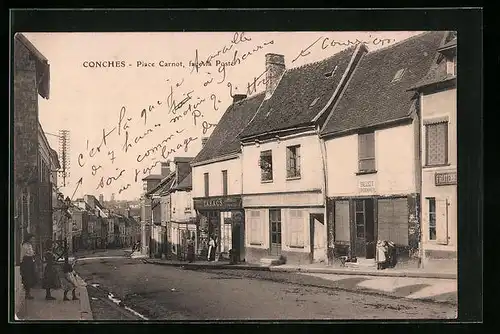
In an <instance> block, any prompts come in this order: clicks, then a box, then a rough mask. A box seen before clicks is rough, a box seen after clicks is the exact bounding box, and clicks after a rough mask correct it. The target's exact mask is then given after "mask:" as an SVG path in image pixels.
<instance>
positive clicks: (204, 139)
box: [201, 95, 236, 148]
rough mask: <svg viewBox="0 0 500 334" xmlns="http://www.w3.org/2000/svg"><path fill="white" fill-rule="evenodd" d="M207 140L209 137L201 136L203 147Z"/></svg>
mask: <svg viewBox="0 0 500 334" xmlns="http://www.w3.org/2000/svg"><path fill="white" fill-rule="evenodd" d="M235 96H236V95H235ZM234 102H235V101H234V100H233V103H234ZM207 141H208V137H202V138H201V147H202V148H203V147H205V144H206V143H207Z"/></svg>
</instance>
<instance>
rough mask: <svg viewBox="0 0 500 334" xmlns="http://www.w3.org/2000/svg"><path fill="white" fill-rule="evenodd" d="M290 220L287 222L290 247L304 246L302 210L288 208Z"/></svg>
mask: <svg viewBox="0 0 500 334" xmlns="http://www.w3.org/2000/svg"><path fill="white" fill-rule="evenodd" d="M289 216H290V221H289V222H288V224H287V227H288V229H289V231H290V232H289V233H288V235H289V245H290V247H304V216H303V210H290V211H289Z"/></svg>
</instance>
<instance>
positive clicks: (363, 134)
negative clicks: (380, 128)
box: [358, 131, 377, 174]
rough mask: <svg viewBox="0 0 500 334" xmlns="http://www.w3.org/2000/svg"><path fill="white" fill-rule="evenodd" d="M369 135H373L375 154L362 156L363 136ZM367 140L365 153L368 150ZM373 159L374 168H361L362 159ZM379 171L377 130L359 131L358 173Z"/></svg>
mask: <svg viewBox="0 0 500 334" xmlns="http://www.w3.org/2000/svg"><path fill="white" fill-rule="evenodd" d="M368 136H371V137H372V145H373V148H372V150H373V156H364V157H362V156H361V155H362V142H361V141H362V138H368ZM366 143H367V141H366V139H365V141H364V145H365V146H366V147H365V148H364V150H365V154H366V151H367V148H368V146H367V144H366ZM370 160H373V166H372V168H369V169H362V168H361V162H362V161H370ZM376 171H377V166H376V145H375V131H370V132H362V133H358V173H359V174H365V173H375V172H376Z"/></svg>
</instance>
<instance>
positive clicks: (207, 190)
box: [203, 173, 210, 197]
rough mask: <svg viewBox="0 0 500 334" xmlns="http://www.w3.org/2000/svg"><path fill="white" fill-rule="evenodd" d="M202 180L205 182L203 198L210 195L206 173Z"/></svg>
mask: <svg viewBox="0 0 500 334" xmlns="http://www.w3.org/2000/svg"><path fill="white" fill-rule="evenodd" d="M203 180H204V182H205V197H208V196H209V194H210V189H209V179H208V173H205V174H203Z"/></svg>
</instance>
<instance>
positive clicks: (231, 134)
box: [191, 93, 264, 163]
mask: <svg viewBox="0 0 500 334" xmlns="http://www.w3.org/2000/svg"><path fill="white" fill-rule="evenodd" d="M263 98H264V93H260V94H256V95H254V96H250V97H247V98H246V99H243V100H240V101H238V102H236V103H233V104H231V105H230V106H229V107H228V108H227V110H226V112H225V113H224V115H222V117H221V119H220V120H219V123H218V124H217V126H216V127H215V129H214V130H213V132H212V135H211V136H210V138H209V139H208V140H207V142H206V143H205V146H204V147H203V148H202V149H201V151H200V153H198V155H197V156H196V157H195V158H194V159H193V161H192V162H191V163H198V162H203V161H206V160H210V159H214V158H218V157H222V156H225V155H228V154H232V153H238V152H240V150H241V146H240V138H239V134H240V132H241V131H242V130H243V129H244V128H245V126H247V124H248V123H249V122H250V120H251V119H252V117H253V116H254V115H255V112H256V111H257V108H259V106H260V104H261V103H262V100H263Z"/></svg>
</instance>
